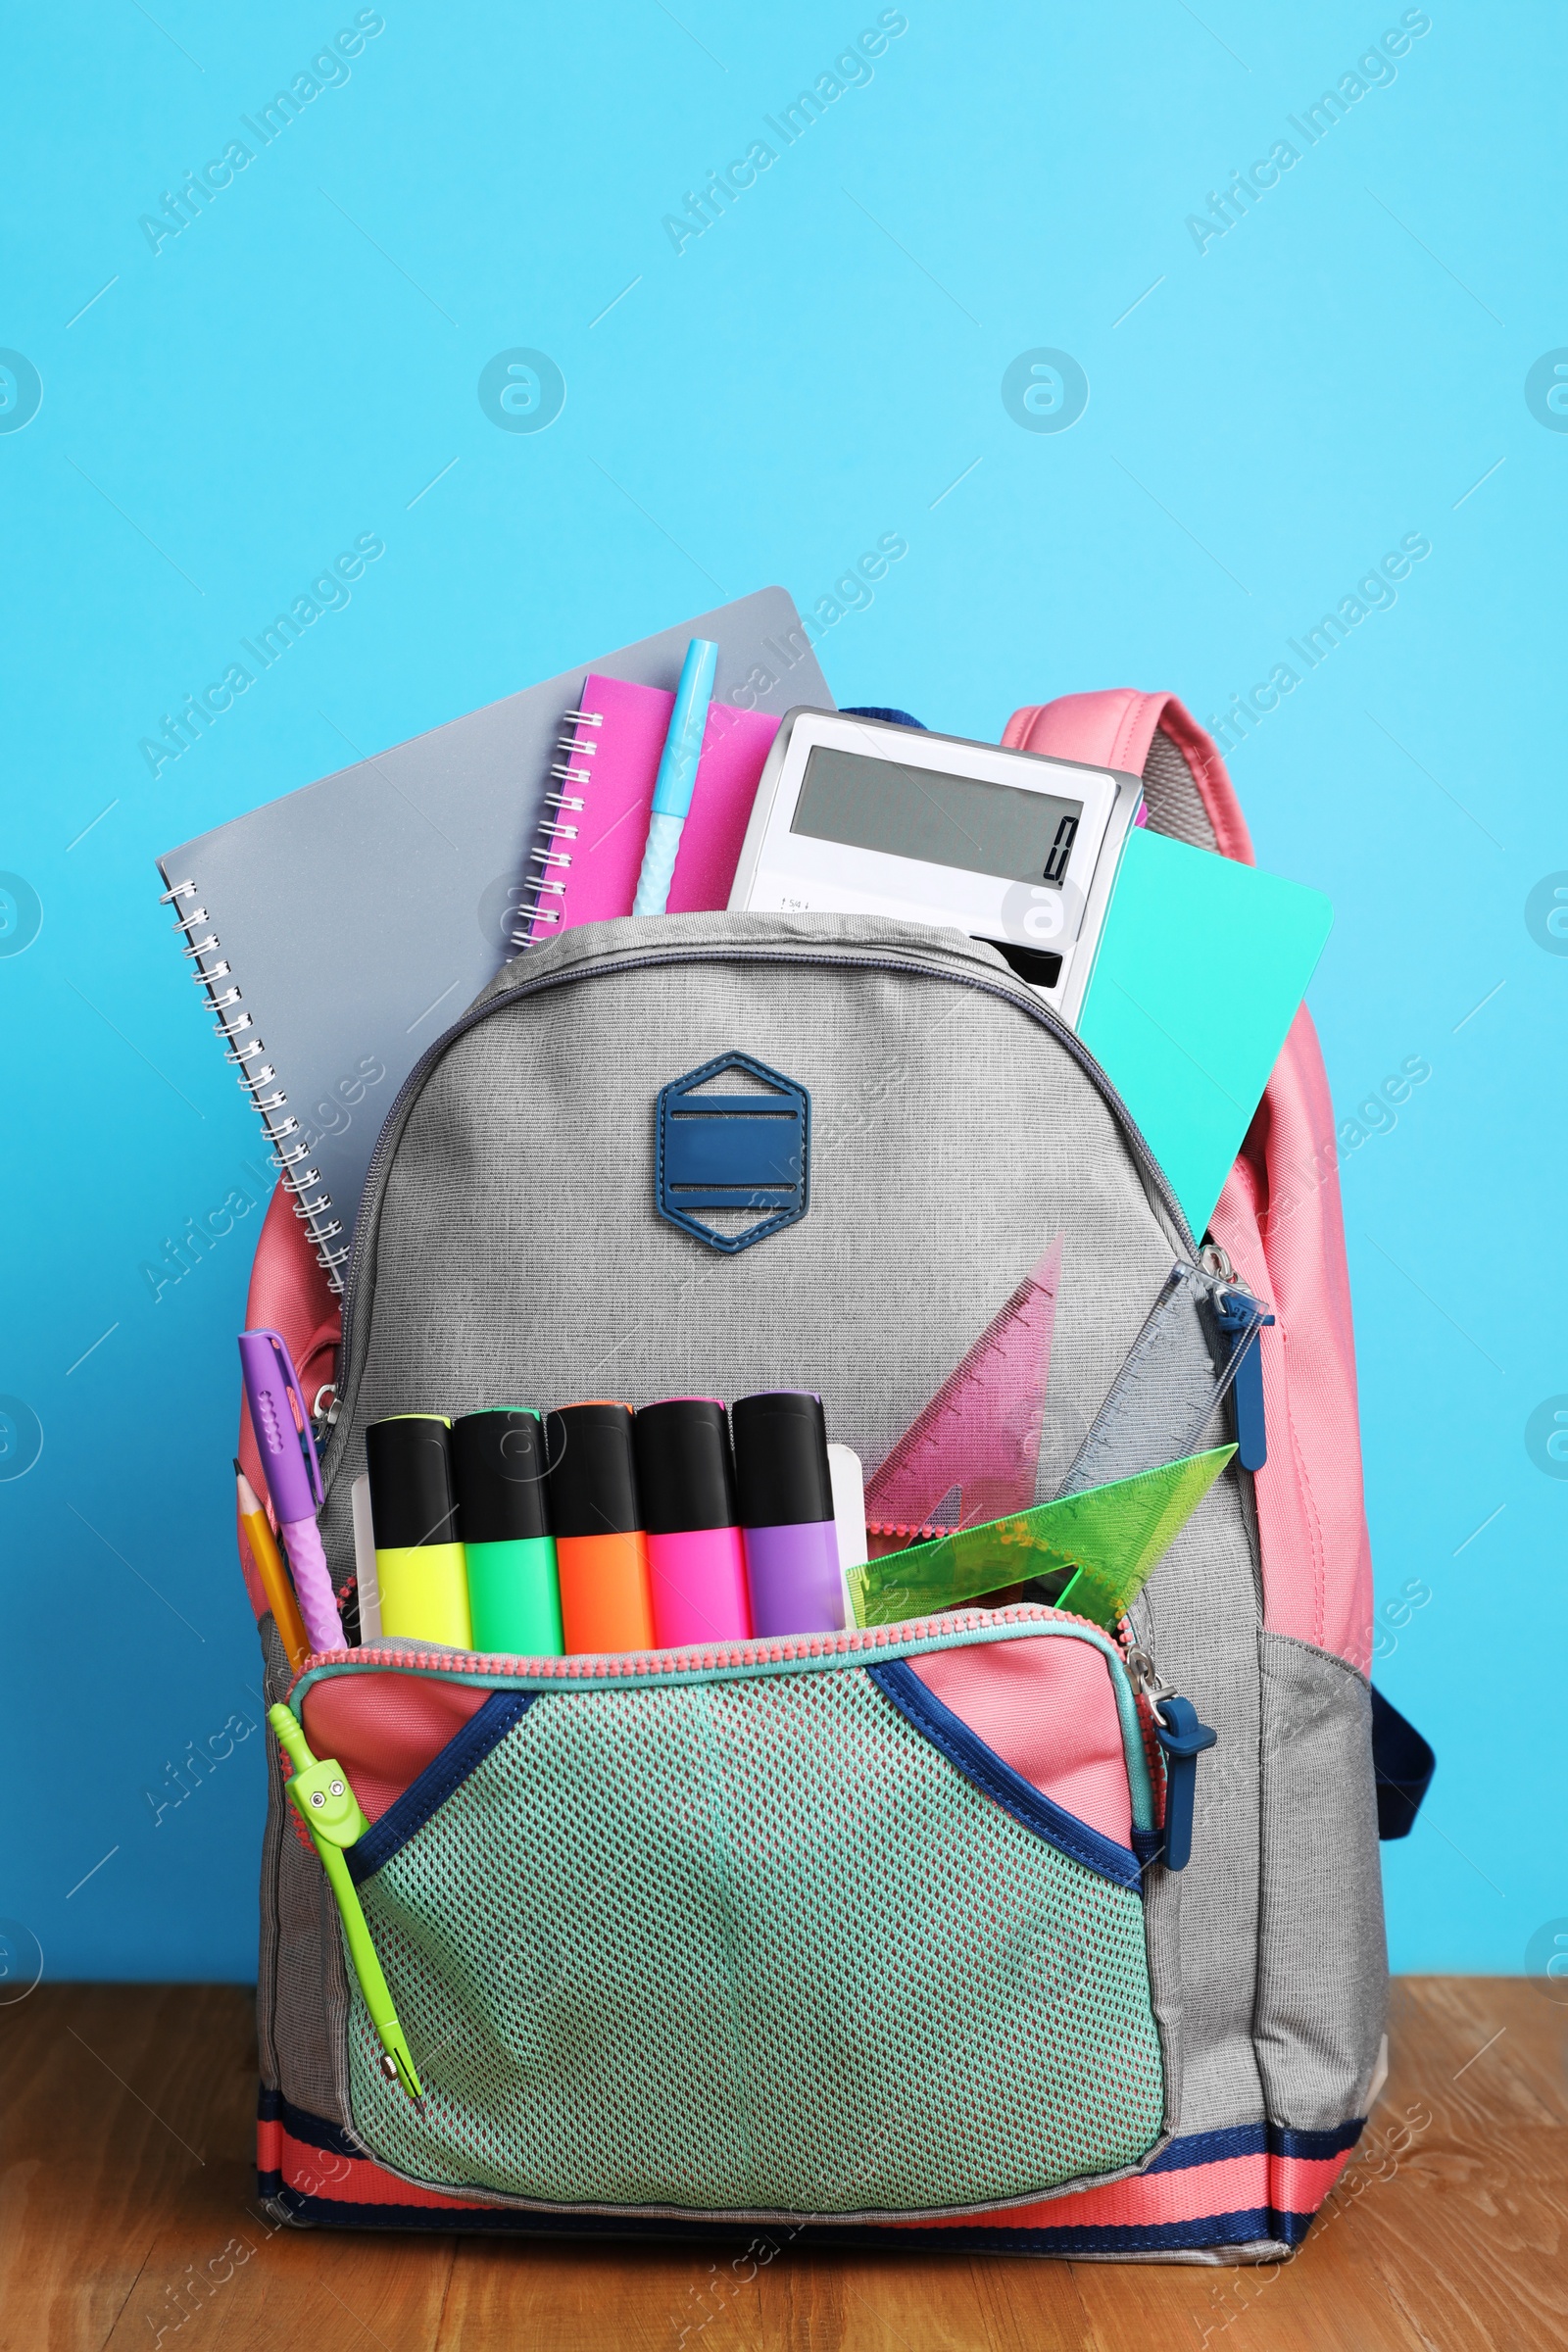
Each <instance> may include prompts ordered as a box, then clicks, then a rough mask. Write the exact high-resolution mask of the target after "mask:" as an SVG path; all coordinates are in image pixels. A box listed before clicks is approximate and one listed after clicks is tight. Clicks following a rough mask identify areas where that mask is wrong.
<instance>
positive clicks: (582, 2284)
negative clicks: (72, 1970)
mask: <svg viewBox="0 0 1568 2352" xmlns="http://www.w3.org/2000/svg"><path fill="white" fill-rule="evenodd" d="M1392 2040H1393V2061H1394V2063H1393V2071H1392V2073H1391V2077H1390V2081H1389V2086H1388V2089H1387V2091H1386V2093H1385V2095H1384V2098H1383V2101H1382V2103H1381V2104H1380V2106H1379V2108H1378V2111H1377V2114H1376V2115H1375V2117H1374V2119H1373V2123H1372V2126H1371V2129H1370V2130H1369V2131H1368V2133H1367V2136H1366V2138H1365V2140H1364V2141H1363V2144H1362V2147H1361V2149H1360V2150H1359V2151H1358V2152H1357V2155H1356V2158H1355V2160H1354V2162H1353V2163H1352V2165H1351V2166H1350V2168H1349V2170H1348V2173H1347V2174H1346V2176H1345V2178H1344V2180H1342V2181H1341V2183H1340V2186H1339V2187H1338V2188H1337V2189H1336V2191H1335V2192H1334V2195H1333V2196H1332V2197H1331V2198H1330V2200H1329V2202H1328V2204H1327V2205H1326V2206H1325V2208H1324V2211H1323V2213H1322V2215H1321V2216H1320V2218H1319V2221H1318V2223H1317V2226H1316V2228H1315V2229H1314V2230H1313V2232H1312V2235H1311V2237H1310V2238H1309V2239H1308V2241H1307V2244H1306V2246H1305V2247H1304V2248H1303V2249H1302V2251H1301V2253H1300V2254H1299V2256H1298V2257H1297V2259H1296V2260H1295V2261H1293V2262H1290V2263H1286V2264H1282V2265H1280V2266H1278V2267H1270V2268H1267V2269H1263V2270H1250V2269H1212V2268H1207V2267H1188V2266H1178V2265H1165V2264H1159V2265H1154V2264H1109V2263H1087V2262H1077V2263H1052V2262H1029V2261H1022V2260H1016V2259H1007V2258H1005V2257H997V2258H994V2259H993V2258H987V2257H979V2256H974V2255H967V2254H954V2255H940V2254H936V2253H932V2252H929V2251H925V2250H921V2251H918V2252H915V2253H911V2254H910V2255H908V2256H898V2255H893V2254H883V2253H877V2254H869V2255H862V2254H840V2253H826V2252H812V2251H809V2250H805V2249H803V2248H801V2247H799V2246H793V2247H792V2246H790V2245H788V2244H787V2243H786V2244H784V2245H783V2246H782V2247H781V2248H780V2250H779V2251H778V2252H777V2254H776V2255H775V2256H773V2257H772V2258H771V2259H765V2260H763V2261H761V2262H760V2263H758V2262H756V2261H748V2260H747V2259H746V2258H745V2257H742V2258H740V2260H738V2261H737V2259H736V2257H735V2255H734V2253H733V2250H732V2249H731V2248H728V2247H724V2248H713V2247H711V2246H701V2245H693V2246H683V2247H678V2248H672V2247H667V2246H659V2247H649V2246H637V2245H628V2246H605V2245H595V2246H594V2247H593V2248H592V2250H588V2249H585V2248H582V2247H580V2246H577V2245H572V2244H564V2243H538V2242H534V2243H527V2242H520V2243H519V2242H506V2241H500V2240H495V2239H488V2238H455V2237H424V2236H412V2235H410V2236H386V2237H382V2236H356V2235H353V2234H351V2233H346V2232H345V2233H341V2234H339V2233H335V2232H325V2231H320V2232H317V2231H303V2230H292V2229H278V2228H277V2227H276V2226H275V2224H274V2223H273V2221H272V2219H271V2217H270V2215H269V2214H268V2213H267V2212H266V2211H265V2209H264V2208H262V2207H261V2206H260V2205H259V2204H258V2203H257V2200H256V2196H255V2183H254V2178H253V2175H252V2171H251V2161H252V2146H253V2139H254V2120H253V2119H254V2114H255V2082H256V2072H255V2070H256V2053H255V2043H254V2036H253V2033H252V2027H251V2016H250V2003H249V1999H248V1997H247V1995H246V1994H245V1993H244V1992H242V1991H240V1990H239V1989H238V1988H236V1987H234V1986H229V1985H43V1986H40V1987H39V1989H38V1990H37V1991H36V1992H34V1993H33V1994H32V1995H31V1996H30V1998H28V1999H27V2000H25V2001H24V2002H19V2003H17V2004H16V2005H15V2006H12V2007H7V2008H0V2131H3V2140H0V2352H105V2347H113V2352H130V2347H132V2346H135V2347H139V2348H141V2352H159V2347H162V2352H375V2348H376V2347H379V2348H380V2352H489V2347H491V2346H497V2347H499V2346H503V2345H506V2346H512V2345H515V2344H521V2345H524V2346H529V2347H531V2346H534V2345H539V2346H543V2347H545V2348H546V2352H590V2348H592V2352H600V2347H605V2346H614V2347H620V2346H625V2347H628V2348H632V2352H840V2348H841V2347H842V2348H843V2352H927V2348H928V2347H935V2346H942V2347H944V2352H1127V2347H1129V2346H1143V2345H1146V2344H1147V2345H1150V2346H1157V2347H1158V2352H1204V2348H1205V2347H1207V2348H1208V2352H1543V2347H1548V2348H1549V2347H1555V2346H1563V2347H1568V2259H1565V2256H1568V2242H1565V2241H1568V2102H1565V2095H1564V2093H1565V2082H1568V2074H1565V2060H1568V2006H1563V2005H1560V2004H1557V2003H1554V2002H1553V2001H1551V2000H1550V1999H1548V1998H1547V1997H1546V1995H1545V1994H1544V1991H1543V1989H1542V1987H1541V1986H1540V1985H1537V1984H1536V1983H1534V1982H1530V1983H1526V1982H1523V1981H1521V1980H1518V1979H1512V1978H1489V1977H1470V1978H1459V1977H1447V1978H1445V1977H1431V1978H1408V1979H1405V1980H1403V1981H1402V1982H1401V1983H1399V1984H1397V1985H1396V1987H1395V2002H1394V2021H1393V2034H1392Z"/></svg>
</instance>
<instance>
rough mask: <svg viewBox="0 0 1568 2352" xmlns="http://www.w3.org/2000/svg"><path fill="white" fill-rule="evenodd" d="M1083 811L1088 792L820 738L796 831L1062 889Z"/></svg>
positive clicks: (810, 762) (797, 813) (817, 838)
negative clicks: (892, 756) (950, 769)
mask: <svg viewBox="0 0 1568 2352" xmlns="http://www.w3.org/2000/svg"><path fill="white" fill-rule="evenodd" d="M1083 812H1084V805H1083V803H1082V801H1066V800H1061V799H1058V798H1057V797H1056V796H1055V795H1054V794H1052V793H1049V792H1020V791H1018V789H1017V788H1016V787H1015V786H1014V785H1011V784H993V783H991V782H989V781H988V780H987V779H986V778H984V777H982V776H953V775H942V774H939V773H938V772H937V771H936V770H935V769H933V768H929V767H907V766H906V765H904V764H903V762H902V761H899V760H868V759H866V758H865V757H864V756H863V755H862V754H861V753H859V752H841V751H836V750H834V749H833V748H832V747H831V746H829V745H827V744H819V745H818V746H817V747H816V749H815V750H813V751H812V752H811V753H810V754H809V758H808V760H807V762H806V773H805V775H804V776H803V777H802V779H801V791H800V798H799V800H798V801H797V803H796V806H795V817H794V822H793V823H792V824H791V826H790V830H791V832H792V833H804V834H805V835H807V836H808V838H809V839H810V840H813V841H838V842H843V843H844V844H845V846H846V847H847V848H849V849H856V850H880V851H881V852H882V854H883V855H884V857H890V858H919V859H921V860H922V861H923V862H924V863H925V864H927V865H953V866H959V867H962V868H963V869H964V871H966V872H968V873H971V874H993V875H996V876H998V877H999V878H1000V879H1001V880H1003V881H1005V882H1033V883H1035V884H1037V885H1039V884H1041V883H1044V884H1047V885H1049V886H1050V887H1052V888H1054V889H1056V890H1059V889H1060V888H1061V884H1062V881H1063V878H1064V877H1065V875H1066V872H1067V863H1068V859H1069V858H1071V856H1072V845H1073V842H1074V840H1075V839H1076V838H1077V833H1078V824H1079V820H1080V818H1081V817H1082V815H1083Z"/></svg>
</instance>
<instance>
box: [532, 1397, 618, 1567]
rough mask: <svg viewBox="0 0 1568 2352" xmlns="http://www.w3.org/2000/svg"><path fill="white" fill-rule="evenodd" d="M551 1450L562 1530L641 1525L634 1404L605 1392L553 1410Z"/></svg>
mask: <svg viewBox="0 0 1568 2352" xmlns="http://www.w3.org/2000/svg"><path fill="white" fill-rule="evenodd" d="M545 1453H546V1458H547V1460H548V1462H549V1465H550V1467H549V1472H548V1475H547V1487H548V1492H549V1497H550V1524H551V1526H552V1528H553V1529H554V1530H555V1533H556V1534H557V1536H629V1535H631V1534H633V1533H634V1532H635V1531H636V1530H637V1529H638V1528H640V1527H641V1525H642V1521H641V1520H640V1519H639V1518H638V1516H637V1474H636V1471H635V1470H634V1468H633V1466H632V1451H631V1406H630V1405H629V1404H615V1403H612V1402H611V1401H610V1399H609V1398H607V1397H596V1398H594V1400H593V1401H592V1402H591V1403H587V1404H564V1405H563V1406H562V1407H561V1409H560V1410H559V1412H554V1413H548V1414H547V1415H546V1416H545Z"/></svg>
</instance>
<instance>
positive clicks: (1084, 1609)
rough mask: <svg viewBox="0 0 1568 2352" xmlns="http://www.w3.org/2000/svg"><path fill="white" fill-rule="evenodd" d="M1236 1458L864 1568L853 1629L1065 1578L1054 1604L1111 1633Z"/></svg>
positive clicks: (990, 1525)
mask: <svg viewBox="0 0 1568 2352" xmlns="http://www.w3.org/2000/svg"><path fill="white" fill-rule="evenodd" d="M1235 1451H1236V1448H1235V1446H1214V1447H1213V1448H1212V1449H1211V1451H1209V1452H1207V1453H1194V1454H1189V1455H1188V1456H1187V1458H1186V1459H1185V1460H1184V1461H1179V1462H1165V1463H1162V1464H1161V1466H1160V1467H1159V1468H1158V1469H1156V1470H1141V1471H1140V1472H1139V1473H1138V1475H1137V1477H1136V1478H1118V1479H1116V1480H1114V1481H1113V1482H1112V1483H1111V1485H1109V1486H1106V1487H1087V1488H1085V1490H1084V1492H1083V1493H1082V1494H1081V1495H1063V1496H1062V1497H1061V1498H1060V1500H1059V1501H1056V1502H1042V1503H1039V1504H1037V1505H1036V1507H1035V1508H1034V1509H1033V1510H1032V1511H1020V1512H1018V1513H1017V1514H1016V1515H1015V1516H1014V1517H1012V1518H1010V1519H991V1520H988V1521H987V1522H986V1523H985V1525H984V1526H983V1527H965V1528H960V1529H959V1530H958V1531H957V1532H956V1534H955V1535H951V1536H943V1537H942V1538H941V1539H940V1540H939V1541H938V1542H937V1543H935V1544H914V1545H913V1546H912V1547H911V1549H909V1550H908V1551H891V1552H889V1553H887V1554H886V1556H885V1557H884V1558H882V1559H880V1560H868V1561H866V1562H865V1564H864V1565H863V1566H862V1567H858V1568H852V1569H851V1570H850V1571H849V1579H848V1581H849V1587H850V1597H851V1600H852V1602H853V1603H854V1607H855V1618H856V1623H857V1624H858V1625H899V1624H901V1623H902V1622H903V1621H904V1619H905V1618H907V1617H926V1616H930V1615H932V1614H933V1613H934V1612H936V1611H939V1610H942V1609H953V1608H957V1607H958V1606H959V1605H960V1604H961V1603H962V1602H963V1601H966V1600H974V1599H977V1598H978V1597H979V1596H980V1594H982V1593H996V1592H998V1591H1000V1590H1001V1588H1002V1587H1003V1586H1005V1585H1018V1584H1023V1583H1024V1582H1026V1581H1027V1580H1028V1579H1029V1578H1031V1577H1036V1576H1050V1575H1052V1574H1054V1573H1058V1574H1059V1573H1060V1572H1061V1571H1063V1570H1065V1571H1067V1572H1068V1573H1069V1576H1070V1582H1069V1583H1068V1584H1067V1585H1066V1586H1065V1587H1064V1588H1063V1590H1062V1591H1061V1592H1060V1593H1058V1594H1057V1597H1056V1606H1057V1607H1058V1608H1061V1609H1070V1610H1071V1611H1072V1612H1073V1614H1074V1615H1075V1616H1079V1617H1088V1618H1091V1619H1092V1620H1093V1621H1094V1623H1095V1624H1096V1625H1103V1626H1104V1627H1105V1628H1106V1629H1107V1630H1110V1631H1113V1630H1114V1629H1115V1627H1116V1626H1118V1625H1119V1624H1120V1623H1121V1620H1122V1618H1123V1617H1125V1615H1126V1614H1127V1611H1128V1610H1129V1609H1130V1608H1131V1606H1132V1604H1133V1602H1134V1601H1135V1600H1136V1599H1137V1597H1138V1595H1139V1593H1141V1592H1142V1591H1143V1589H1144V1586H1145V1584H1146V1583H1147V1581H1148V1579H1149V1576H1150V1574H1151V1572H1152V1569H1153V1567H1154V1564H1155V1562H1156V1561H1157V1560H1158V1559H1159V1558H1160V1556H1161V1554H1162V1553H1163V1552H1164V1551H1165V1550H1166V1549H1167V1548H1168V1546H1169V1545H1170V1544H1171V1542H1172V1541H1173V1539H1174V1537H1175V1536H1176V1533H1177V1531H1178V1529H1180V1528H1181V1527H1183V1526H1184V1525H1185V1524H1186V1522H1187V1521H1188V1520H1189V1519H1190V1518H1191V1517H1192V1515H1193V1513H1194V1511H1195V1510H1196V1509H1197V1508H1198V1505H1199V1504H1200V1503H1201V1501H1202V1499H1203V1496H1204V1495H1206V1494H1207V1493H1208V1490H1209V1488H1210V1487H1211V1486H1212V1485H1213V1483H1214V1481H1215V1479H1216V1478H1218V1476H1219V1474H1220V1472H1221V1471H1222V1470H1223V1469H1224V1467H1225V1465H1226V1463H1227V1462H1228V1461H1229V1460H1230V1458H1231V1456H1232V1454H1233V1453H1234V1452H1235Z"/></svg>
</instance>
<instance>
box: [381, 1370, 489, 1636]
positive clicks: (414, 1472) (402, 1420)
mask: <svg viewBox="0 0 1568 2352" xmlns="http://www.w3.org/2000/svg"><path fill="white" fill-rule="evenodd" d="M451 1433H452V1424H451V1422H450V1421H448V1420H447V1419H446V1417H445V1415H444V1414H441V1413H399V1414H397V1415H395V1416H394V1417H393V1418H392V1419H391V1420H388V1421H372V1422H371V1424H370V1426H369V1428H368V1430H367V1431H366V1433H365V1463H366V1468H367V1469H368V1471H369V1474H370V1523H371V1526H372V1528H373V1529H374V1531H375V1574H376V1581H377V1583H378V1584H379V1585H380V1588H381V1631H382V1633H383V1634H401V1635H403V1636H404V1637H405V1638H406V1639H408V1640H411V1641H416V1642H450V1643H451V1645H452V1647H453V1648H455V1649H471V1648H472V1647H473V1629H472V1626H471V1624H470V1622H469V1617H468V1575H467V1568H466V1563H465V1560H464V1554H463V1545H462V1544H461V1543H460V1542H459V1541H458V1515H457V1503H456V1500H455V1499H454V1495H453V1490H452V1445H451Z"/></svg>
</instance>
